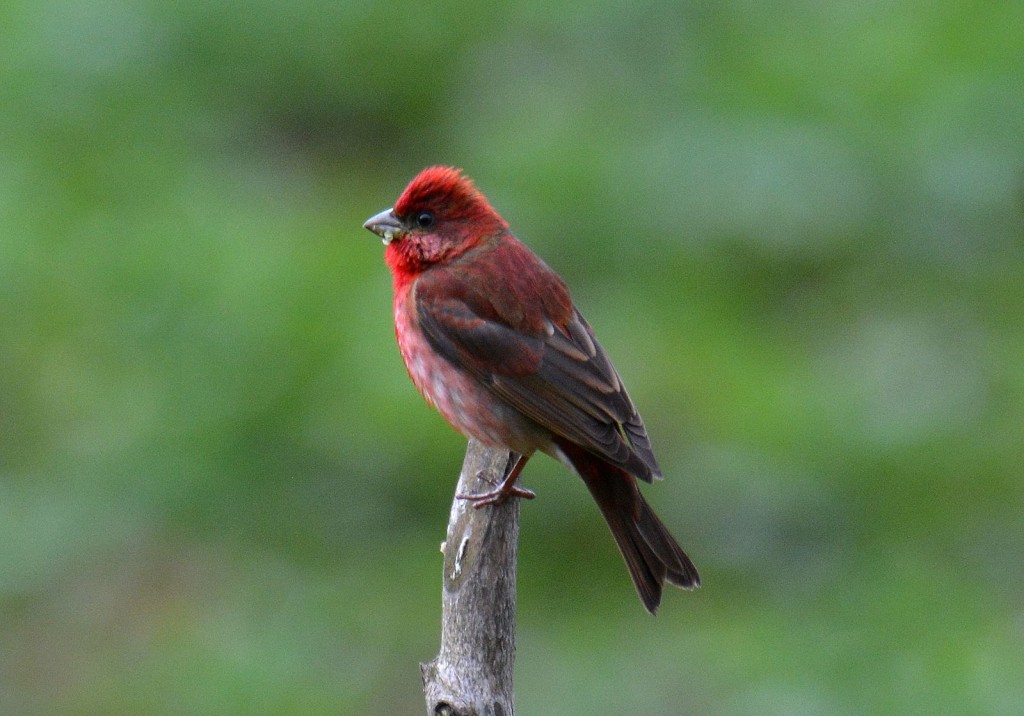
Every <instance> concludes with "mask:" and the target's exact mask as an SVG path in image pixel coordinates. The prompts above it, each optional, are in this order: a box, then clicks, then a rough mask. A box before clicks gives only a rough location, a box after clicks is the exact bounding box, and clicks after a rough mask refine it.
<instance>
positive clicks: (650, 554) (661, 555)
mask: <svg viewBox="0 0 1024 716" xmlns="http://www.w3.org/2000/svg"><path fill="white" fill-rule="evenodd" d="M558 447H559V448H560V450H561V452H562V454H563V455H565V457H566V458H567V459H568V460H569V462H570V463H571V464H572V466H573V467H574V468H575V469H576V472H577V473H579V476H580V477H581V478H583V482H584V484H586V486H587V489H588V490H590V494H591V495H592V496H593V497H594V500H595V501H596V502H597V506H598V507H599V508H600V510H601V514H602V516H604V519H605V521H606V522H607V523H608V527H609V529H610V530H611V533H612V537H614V538H615V544H616V545H618V548H619V551H620V552H621V553H622V557H623V559H625V561H626V567H627V569H629V576H630V577H631V578H632V579H633V585H634V586H635V587H636V591H637V594H639V595H640V601H641V602H643V604H644V607H646V608H647V611H649V612H650V613H651V614H654V613H655V612H656V611H657V609H658V605H659V604H661V592H662V588H663V586H664V584H665V582H666V581H667V582H669V583H670V584H674V585H676V586H677V587H681V588H683V589H693V588H695V587H699V586H700V576H699V575H698V574H697V568H696V567H694V566H693V562H691V561H690V558H689V557H687V556H686V553H685V552H684V551H683V548H682V547H680V546H679V544H678V543H677V542H676V541H675V538H674V537H672V535H671V534H670V533H669V531H668V529H667V528H666V527H665V525H664V524H663V523H662V521H661V520H660V519H658V516H657V515H656V514H654V510H652V509H651V506H650V505H649V504H647V501H646V500H645V499H644V498H643V495H641V494H640V490H639V488H638V487H637V482H636V478H634V477H633V476H632V475H630V474H629V473H627V472H626V471H625V470H622V469H621V468H618V467H616V466H614V465H611V464H609V463H607V462H605V461H603V460H601V459H600V458H598V457H596V456H594V455H592V454H591V453H589V452H587V451H586V450H584V449H583V448H581V447H579V446H578V445H573V444H571V443H567V442H565V443H563V442H559V444H558Z"/></svg>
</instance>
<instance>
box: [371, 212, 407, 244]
mask: <svg viewBox="0 0 1024 716" xmlns="http://www.w3.org/2000/svg"><path fill="white" fill-rule="evenodd" d="M363 228H365V229H369V230H370V231H372V232H373V233H375V234H377V236H379V237H380V238H382V239H383V240H384V243H385V244H390V243H391V240H392V239H394V238H395V237H396V236H398V235H399V234H401V233H402V231H404V230H405V229H404V227H403V226H402V222H401V221H399V220H398V217H397V216H395V212H394V211H393V210H392V209H385V210H384V211H382V212H380V213H379V214H375V215H374V216H371V217H370V218H369V219H367V220H366V223H365V224H363Z"/></svg>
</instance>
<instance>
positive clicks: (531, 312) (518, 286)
mask: <svg viewBox="0 0 1024 716" xmlns="http://www.w3.org/2000/svg"><path fill="white" fill-rule="evenodd" d="M467 258H471V260H468V261H465V262H460V261H455V262H453V263H451V264H448V265H446V266H436V267H434V268H432V269H431V270H430V271H427V272H425V273H424V274H423V275H422V276H421V277H420V278H419V279H418V281H417V283H416V289H415V291H416V307H417V316H418V318H419V322H420V326H421V328H422V329H423V331H424V333H425V334H426V336H427V339H428V341H429V342H430V344H431V346H433V348H434V349H435V350H437V351H438V353H440V354H441V355H442V356H444V357H445V358H446V359H447V360H448V361H450V362H451V363H452V364H453V365H455V366H456V367H458V368H460V369H462V370H465V371H467V372H469V373H472V374H473V375H475V376H476V377H477V378H478V379H479V380H480V381H481V382H482V383H483V384H484V385H486V386H487V387H488V389H490V390H491V391H492V392H494V394H496V395H498V396H499V397H501V398H502V399H503V400H505V401H507V402H508V403H509V404H510V405H512V406H514V407H516V408H517V409H518V410H520V411H521V412H523V413H524V414H526V415H527V416H529V417H530V418H531V419H533V420H535V421H536V422H538V423H539V424H541V425H543V426H544V427H545V428H547V429H548V430H550V431H551V432H552V433H554V434H555V435H557V436H561V437H563V438H566V439H568V440H570V441H572V442H573V443H576V444H577V445H579V446H581V447H583V448H584V449H586V450H588V451H590V452H592V453H594V454H595V455H598V456H600V457H601V458H603V459H605V460H607V461H608V462H610V463H612V464H614V465H616V466H618V467H621V468H622V469H624V470H626V471H627V472H629V473H630V474H632V475H634V476H636V477H638V478H640V479H643V480H647V481H648V482H649V481H650V480H651V479H652V478H654V477H658V476H660V475H661V470H660V468H659V467H658V463H657V461H656V460H655V458H654V453H653V452H652V450H651V445H650V440H649V438H648V437H647V430H646V429H645V428H644V424H643V421H642V420H641V418H640V416H639V414H638V413H637V411H636V408H635V407H634V406H633V402H632V401H631V400H630V398H629V395H628V394H627V393H626V389H625V387H624V386H623V385H622V381H621V379H620V378H619V375H618V373H617V372H616V370H615V367H614V366H613V365H612V363H611V361H610V360H609V359H608V356H607V355H606V354H605V352H604V349H602V348H601V345H600V344H599V343H598V342H597V340H596V339H595V338H594V334H593V331H592V330H591V328H590V326H589V325H588V324H587V322H586V320H585V319H584V318H583V316H581V315H580V313H579V311H577V310H576V308H575V307H574V306H573V305H572V302H571V300H570V299H569V294H568V291H567V290H566V288H565V285H564V284H563V283H562V281H561V280H560V279H559V278H558V276H557V275H555V273H554V272H553V271H551V269H549V268H548V267H547V266H546V265H545V264H544V263H543V262H542V261H541V260H540V259H538V258H537V257H536V256H534V255H533V254H532V253H531V252H530V251H529V250H528V249H527V248H526V247H525V246H523V245H522V244H520V243H519V242H517V241H515V240H514V239H509V238H508V237H506V239H505V240H503V241H502V242H501V243H499V244H497V245H495V246H492V247H488V248H487V249H486V250H484V251H481V252H473V255H472V257H467ZM484 290H486V292H487V295H486V296H485V295H484V294H483V291H484Z"/></svg>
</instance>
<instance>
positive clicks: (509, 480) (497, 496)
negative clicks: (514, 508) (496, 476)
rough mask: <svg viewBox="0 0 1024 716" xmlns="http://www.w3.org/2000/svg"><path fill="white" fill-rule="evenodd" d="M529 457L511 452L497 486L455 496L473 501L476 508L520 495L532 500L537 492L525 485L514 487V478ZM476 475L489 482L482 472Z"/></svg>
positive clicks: (499, 502)
mask: <svg viewBox="0 0 1024 716" xmlns="http://www.w3.org/2000/svg"><path fill="white" fill-rule="evenodd" d="M529 459H530V456H529V455H520V454H518V453H512V454H511V455H510V456H509V460H508V465H506V466H505V476H504V477H503V478H502V479H501V482H499V483H498V486H497V487H495V488H494V489H493V490H490V491H488V492H483V493H480V494H479V495H456V497H457V498H459V499H460V500H466V501H468V502H471V503H473V507H477V508H479V507H483V506H485V505H500V504H501V503H502V502H504V501H505V500H507V499H508V498H510V497H522V498H523V499H524V500H532V499H533V498H534V497H536V496H537V493H535V492H534V491H533V490H527V489H526V488H525V487H516V479H517V478H518V477H519V473H521V472H522V471H523V467H525V466H526V461H527V460H529ZM477 477H479V478H481V479H482V480H485V481H487V482H491V481H490V480H488V479H487V477H486V476H485V475H484V474H482V473H481V474H478V475H477ZM492 484H493V483H492Z"/></svg>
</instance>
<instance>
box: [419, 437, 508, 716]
mask: <svg viewBox="0 0 1024 716" xmlns="http://www.w3.org/2000/svg"><path fill="white" fill-rule="evenodd" d="M515 457H516V455H514V454H512V453H509V452H507V451H505V450H492V449H489V448H486V447H484V446H483V445H481V444H480V443H478V442H476V441H475V440H471V441H470V442H469V446H468V447H467V448H466V458H465V461H464V462H463V465H462V474H461V475H460V476H459V484H458V487H457V488H456V494H457V495H464V494H478V493H480V492H486V491H488V490H490V489H493V486H494V484H497V483H498V481H500V480H501V478H502V476H503V475H504V474H505V471H506V469H508V468H509V467H510V465H511V461H512V460H514V459H515ZM482 477H483V478H486V479H481V478H482ZM518 543H519V500H518V499H509V500H505V502H504V503H502V504H499V505H492V506H488V507H482V508H480V509H477V508H475V507H473V505H472V504H470V503H469V502H468V501H466V500H462V499H459V498H455V500H454V501H453V502H452V510H451V516H450V518H449V521H448V536H447V539H446V540H445V543H444V544H443V545H442V552H444V587H443V591H442V618H441V651H440V653H439V654H438V655H437V657H436V658H435V659H434V660H433V661H431V662H429V663H426V664H420V671H421V673H422V675H423V692H424V695H425V696H426V700H427V713H428V714H430V715H431V716H512V713H513V705H514V698H513V690H512V671H513V665H514V664H515V652H516V645H515V630H516V557H517V551H518Z"/></svg>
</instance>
